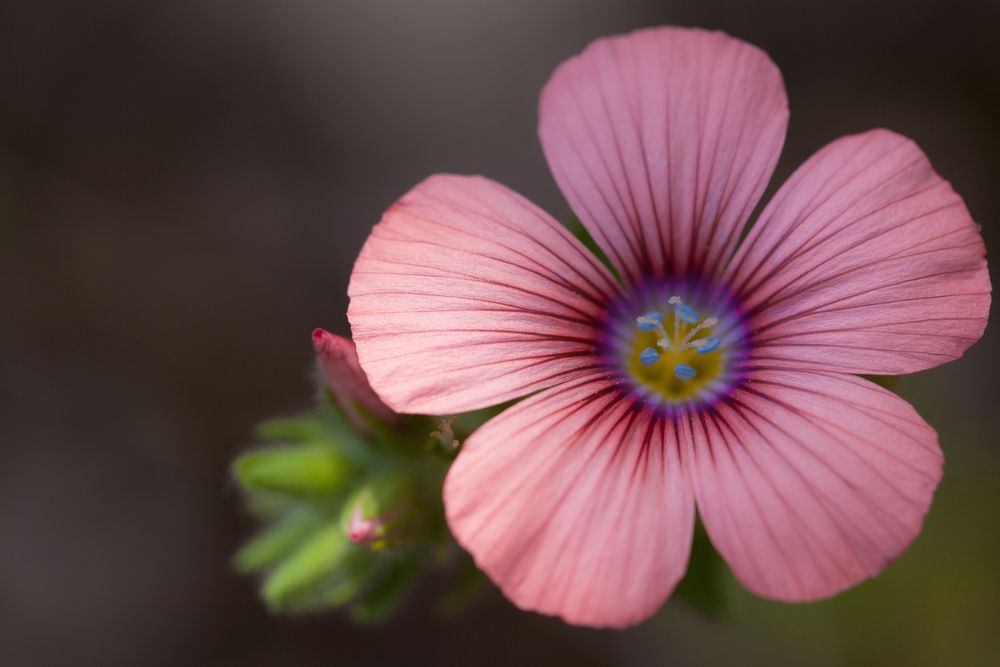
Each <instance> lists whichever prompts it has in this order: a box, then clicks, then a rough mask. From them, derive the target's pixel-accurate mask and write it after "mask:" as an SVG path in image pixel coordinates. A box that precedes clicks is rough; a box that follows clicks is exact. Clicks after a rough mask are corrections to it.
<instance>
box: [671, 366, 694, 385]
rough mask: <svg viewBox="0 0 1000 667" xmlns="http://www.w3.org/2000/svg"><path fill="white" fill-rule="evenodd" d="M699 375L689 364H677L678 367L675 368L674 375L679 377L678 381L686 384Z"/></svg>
mask: <svg viewBox="0 0 1000 667" xmlns="http://www.w3.org/2000/svg"><path fill="white" fill-rule="evenodd" d="M697 374H698V371H696V370H695V369H693V368H691V367H690V366H688V365H687V364H677V365H676V366H674V375H676V376H677V379H678V380H683V381H684V382H687V381H688V380H690V379H691V378H693V377H694V376H695V375H697Z"/></svg>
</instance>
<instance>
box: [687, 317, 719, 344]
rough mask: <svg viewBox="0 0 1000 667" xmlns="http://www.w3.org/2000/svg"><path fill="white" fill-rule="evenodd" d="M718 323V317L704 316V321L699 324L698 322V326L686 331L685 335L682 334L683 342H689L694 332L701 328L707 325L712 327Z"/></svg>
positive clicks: (705, 327)
mask: <svg viewBox="0 0 1000 667" xmlns="http://www.w3.org/2000/svg"><path fill="white" fill-rule="evenodd" d="M718 323H719V319H718V318H716V317H706V318H705V321H704V322H702V323H701V324H699V325H698V326H696V327H695V328H694V329H691V331H688V333H687V336H684V340H683V342H684V343H689V342H691V339H692V338H694V335H695V334H696V333H698V332H699V331H701V330H702V329H707V328H709V327H714V326H715V325H716V324H718Z"/></svg>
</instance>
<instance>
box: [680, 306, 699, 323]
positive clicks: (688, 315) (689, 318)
mask: <svg viewBox="0 0 1000 667" xmlns="http://www.w3.org/2000/svg"><path fill="white" fill-rule="evenodd" d="M679 311H680V316H681V319H682V320H684V321H685V322H687V323H688V324H694V323H695V322H697V321H698V320H699V319H700V318H699V316H698V311H697V310H695V309H694V308H692V307H691V306H689V305H687V304H686V303H682V304H681V307H680V309H679Z"/></svg>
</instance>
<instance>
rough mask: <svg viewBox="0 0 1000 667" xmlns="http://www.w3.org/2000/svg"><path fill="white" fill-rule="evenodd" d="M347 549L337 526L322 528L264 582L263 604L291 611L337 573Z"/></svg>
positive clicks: (345, 541)
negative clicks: (291, 608)
mask: <svg viewBox="0 0 1000 667" xmlns="http://www.w3.org/2000/svg"><path fill="white" fill-rule="evenodd" d="M350 549H351V543H350V542H349V541H348V540H347V539H346V538H345V537H344V533H343V531H342V530H341V527H340V524H339V522H336V521H334V522H330V523H327V524H325V525H324V526H322V527H321V528H320V529H319V530H317V531H316V532H315V533H313V534H312V535H311V536H310V537H309V538H308V539H307V540H305V541H304V542H303V543H301V544H300V545H299V546H298V548H296V549H295V551H293V552H292V553H291V555H289V556H288V557H287V558H285V559H284V560H282V561H281V562H280V563H279V564H278V566H277V567H276V568H275V569H274V570H273V571H272V572H271V574H270V575H269V576H268V577H267V579H265V581H264V586H263V589H262V594H263V596H264V600H265V601H266V602H267V604H268V606H270V607H271V608H272V609H287V608H290V607H294V606H295V605H296V603H297V602H300V601H301V600H302V599H303V598H305V597H306V596H308V595H309V594H310V593H311V592H312V591H313V590H314V589H315V587H317V586H319V585H320V584H322V583H323V582H325V581H326V580H327V579H329V578H330V577H331V576H332V575H333V574H334V573H335V572H336V570H337V568H338V567H339V566H340V564H341V562H342V561H343V559H344V558H345V556H346V555H347V554H348V553H349V550H350Z"/></svg>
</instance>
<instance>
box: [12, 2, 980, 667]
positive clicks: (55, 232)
mask: <svg viewBox="0 0 1000 667" xmlns="http://www.w3.org/2000/svg"><path fill="white" fill-rule="evenodd" d="M661 23H674V24H682V25H701V26H705V27H714V28H722V29H725V30H727V31H729V32H731V33H732V34H735V35H737V36H740V37H743V38H745V39H747V40H749V41H752V42H754V43H756V44H758V45H760V46H761V47H763V48H764V49H765V50H767V51H768V52H769V53H770V54H771V56H772V57H773V58H774V59H775V61H776V62H777V63H778V64H779V66H780V67H781V68H782V70H783V72H784V75H785V78H786V84H787V87H788V90H789V98H790V103H791V109H792V120H791V125H790V128H789V134H788V140H787V144H786V150H785V153H784V155H783V158H782V161H781V164H780V165H779V173H778V176H779V178H780V177H783V176H785V175H787V174H788V173H789V172H790V170H791V169H793V168H794V167H795V165H797V164H798V163H799V162H801V161H802V160H803V159H804V158H805V157H806V156H807V155H809V154H810V153H811V152H812V151H814V150H815V149H817V148H819V147H820V146H821V145H822V144H824V143H826V142H827V141H829V140H832V139H834V138H836V137H837V136H840V135H842V134H845V133H849V132H855V131H860V130H864V129H868V128H870V127H875V126H887V127H890V128H893V129H895V130H898V131H900V132H903V133H905V134H908V135H910V136H912V137H913V138H915V139H916V140H917V141H918V142H919V143H920V144H921V145H922V146H923V147H924V148H925V150H926V151H927V153H928V154H929V155H930V156H931V159H932V161H933V162H934V164H935V165H936V167H937V168H938V170H939V171H940V172H941V173H942V174H943V175H944V176H945V177H946V178H948V179H949V180H951V181H952V183H953V184H954V185H955V187H956V189H957V190H958V191H959V192H960V193H961V194H963V195H964V197H965V198H966V200H967V203H968V205H969V208H970V209H971V210H972V212H973V215H974V216H975V217H976V218H977V220H978V221H980V222H981V223H982V224H983V227H984V230H983V231H984V234H985V236H986V239H987V245H988V247H991V248H992V249H993V250H995V249H996V248H997V245H996V240H997V234H998V232H997V225H998V214H1000V199H998V194H997V190H998V184H1000V123H998V119H1000V9H998V6H997V3H996V2H965V3H960V2H929V1H920V0H909V1H893V2H876V1H874V0H865V1H857V0H845V1H843V2H836V3H826V4H821V3H815V2H804V1H799V0H783V1H782V0H767V1H765V0H757V1H755V2H738V1H736V0H733V1H729V2H698V1H689V2H681V1H677V2H642V1H618V2H603V3H598V2H571V1H569V0H556V1H552V0H545V1H541V0H507V1H505V2H492V3H486V2H470V1H466V0H435V1H429V2H408V1H403V0H401V1H399V2H376V1H370V0H369V1H367V2H365V1H360V0H359V1H358V2H340V1H338V0H282V1H280V2H268V1H267V0H244V1H243V2H223V1H222V0H205V1H203V2H188V3H184V2H167V1H166V0H164V1H156V2H153V1H150V2H134V1H133V2H129V1H124V0H123V1H118V0H91V1H90V2H73V1H72V0H64V1H58V0H43V1H35V2H29V1H22V2H17V1H13V0H5V1H4V2H2V3H0V307H2V309H0V368H2V374H0V442H2V457H0V663H2V664H4V665H59V664H65V665H178V664H199V665H201V664H211V665H299V664H301V665H327V664H331V665H332V664H349V665H360V664H385V663H388V662H390V661H394V662H401V661H406V662H407V663H410V664H413V663H417V664H423V663H426V664H497V665H508V664H574V665H605V664H635V665H658V664H673V665H686V664H712V665H715V664H724V663H726V662H727V661H730V660H733V661H737V660H738V661H739V662H740V663H741V664H747V663H751V664H753V663H761V664H768V665H782V664H788V665H795V664H805V663H808V664H817V665H827V664H829V665H836V664H883V665H884V664H895V663H897V662H898V663H899V664H963V665H970V664H984V665H985V664H995V663H993V660H994V659H996V654H995V651H996V650H997V639H996V636H995V630H996V627H997V625H998V623H1000V602H998V598H1000V574H998V572H997V568H996V563H997V562H1000V543H998V542H1000V538H998V537H997V526H998V519H1000V511H998V509H997V508H998V506H1000V505H998V503H1000V492H998V491H997V488H996V486H997V483H996V480H997V474H998V473H1000V453H998V451H997V443H998V437H997V435H996V433H997V426H998V417H997V407H996V406H997V396H998V390H1000V382H998V379H997V378H998V371H1000V363H998V354H997V337H996V335H995V332H994V331H989V332H988V333H987V337H986V339H985V340H984V341H982V342H981V343H980V344H979V345H978V346H977V347H976V348H975V349H974V350H973V351H972V352H971V353H970V354H969V355H968V356H967V357H966V358H965V359H964V360H962V361H960V362H958V363H955V364H952V365H950V366H948V367H946V368H943V369H940V370H936V371H932V372H928V373H925V374H922V375H920V376H918V377H917V378H915V379H913V380H910V381H908V382H907V384H906V385H904V389H903V393H904V395H906V396H907V397H908V398H910V399H911V400H913V402H914V403H915V404H916V405H917V407H918V409H920V411H921V412H922V413H923V414H924V415H925V416H926V417H927V418H928V419H929V420H930V421H931V422H932V423H933V424H935V426H937V427H938V429H939V430H940V432H941V437H942V443H943V446H944V449H945V451H946V454H947V456H948V461H949V464H948V466H947V468H946V476H945V482H944V484H943V485H942V487H941V491H940V492H939V494H938V499H937V501H936V503H935V506H934V508H933V510H932V512H931V515H930V517H929V519H928V523H927V528H926V530H925V533H924V535H923V536H922V537H921V538H920V540H918V542H917V544H916V545H915V546H914V547H913V548H912V549H911V551H910V552H908V553H907V555H906V556H905V557H904V558H903V559H902V560H901V561H900V562H899V563H898V564H897V565H894V566H893V567H892V568H890V570H889V571H888V572H887V573H886V574H885V575H883V577H880V578H879V579H877V580H875V581H874V582H870V583H867V584H865V585H863V586H861V587H859V588H858V589H856V590H854V591H851V592H849V593H847V594H845V595H843V596H840V597H839V598H837V599H836V600H834V601H831V602H828V603H823V604H820V605H810V606H806V607H787V606H782V605H775V604H771V603H766V602H763V601H759V600H756V599H754V598H752V597H751V596H749V595H748V594H746V593H744V592H742V591H741V589H739V587H738V586H737V585H735V584H734V583H732V582H730V588H731V591H730V593H731V596H732V611H731V612H730V614H728V615H727V616H725V617H724V618H721V619H715V620H712V619H706V618H702V617H699V616H697V615H695V614H692V613H690V612H689V611H688V610H686V609H685V608H683V607H681V606H679V605H677V604H676V603H671V604H668V606H667V608H666V610H665V612H664V613H663V614H662V615H661V616H660V617H658V618H657V619H654V620H653V621H650V622H649V623H647V624H645V625H643V626H642V627H640V628H638V629H635V630H632V631H630V632H628V633H623V634H619V633H610V632H591V631H587V630H581V629H574V628H569V627H566V626H564V625H562V624H561V623H560V622H558V621H554V620H551V619H544V618H540V617H537V616H534V615H529V614H522V613H520V612H517V611H516V610H515V609H513V608H512V607H511V606H510V605H508V604H507V603H506V602H505V601H503V600H502V599H501V598H500V597H499V596H497V595H491V596H488V597H487V599H486V600H484V601H483V602H481V603H480V604H479V605H477V606H476V607H474V608H473V609H472V610H470V611H469V612H468V613H466V614H465V615H463V616H462V617H460V618H456V619H451V620H441V619H439V618H438V617H436V616H434V615H433V614H431V613H430V612H429V611H428V604H427V599H428V598H430V597H431V596H432V594H433V592H434V589H435V587H434V583H433V582H431V583H429V584H428V585H427V586H425V588H424V590H423V591H422V594H421V596H419V598H418V599H417V600H415V601H414V602H413V603H412V604H411V605H409V606H408V607H407V608H406V610H405V611H404V613H403V614H402V615H401V616H400V617H398V618H397V619H396V620H394V621H393V622H392V623H390V624H389V625H387V626H383V627H380V628H374V629H371V628H358V627H355V626H352V625H350V624H349V623H347V622H346V621H345V620H344V619H343V618H341V617H340V616H338V615H335V614H334V615H329V616H326V617H322V618H314V619H287V618H285V619H282V618H273V617H271V616H269V615H268V614H267V613H265V612H264V611H263V610H262V608H261V606H260V605H259V604H258V602H257V600H256V598H255V595H254V591H253V587H252V585H251V583H250V582H249V581H246V580H242V579H240V578H238V577H237V576H235V575H234V574H233V573H232V572H231V571H230V570H229V568H228V564H227V559H228V557H229V555H230V554H231V552H232V551H233V549H234V548H235V546H236V545H237V544H238V543H239V541H240V540H241V539H242V538H243V537H245V536H246V535H247V534H248V531H249V530H250V528H251V524H250V522H249V521H248V520H247V519H246V518H245V517H244V516H243V514H242V513H241V511H240V509H239V503H238V498H237V496H236V495H235V493H234V491H233V489H232V488H231V486H230V484H229V483H228V482H227V478H226V466H227V463H228V461H229V460H230V459H231V458H232V457H233V456H234V455H235V453H236V452H237V451H239V449H240V448H241V447H242V446H243V445H245V444H246V443H247V441H248V438H249V432H250V429H251V428H252V426H253V424H254V423H255V422H256V421H257V420H259V419H261V418H263V417H265V416H270V415H273V414H276V413H283V412H289V411H293V410H295V409H296V408H297V407H298V406H301V405H303V404H305V403H306V402H307V401H308V400H309V399H310V395H311V388H310V385H309V383H308V373H307V370H308V365H309V363H310V345H309V332H310V330H311V328H312V327H314V326H324V327H327V328H330V329H333V330H336V331H341V332H345V333H346V319H345V317H344V311H345V307H346V297H345V290H346V283H347V277H348V275H349V272H350V268H351V264H352V261H353V258H354V256H355V254H356V252H357V251H358V249H359V248H360V246H361V243H362V242H363V240H364V238H365V235H366V234H367V230H368V229H369V228H370V226H371V225H372V224H373V223H375V222H376V221H377V220H378V218H379V215H380V213H381V212H382V210H384V209H385V208H386V207H387V206H388V205H389V204H390V203H391V202H392V201H393V200H394V198H396V197H397V196H399V195H400V194H402V193H403V192H404V191H405V190H406V189H407V188H409V187H410V186H411V185H413V184H414V183H416V182H417V181H419V180H420V179H422V178H423V177H424V176H426V175H428V174H430V173H432V172H436V171H455V172H478V173H483V174H487V175H489V176H492V177H494V178H496V179H498V180H500V181H501V182H504V183H506V184H507V185H509V186H511V187H513V188H515V189H516V190H519V191H521V192H523V193H525V194H526V195H528V196H529V197H531V198H533V199H534V200H536V201H538V202H539V203H541V204H542V205H543V206H544V207H545V208H547V209H548V210H549V211H551V212H553V213H554V214H556V215H561V214H563V213H564V212H565V210H566V209H565V204H564V203H563V201H562V199H561V197H560V196H559V194H558V191H557V190H556V188H555V186H554V184H553V182H552V179H551V178H550V176H549V175H548V173H547V169H546V166H545V164H544V161H543V159H542V156H541V152H540V150H539V147H538V145H537V142H536V139H535V120H536V118H535V111H536V99H537V94H538V92H539V90H540V88H541V86H542V84H543V83H544V81H545V79H546V77H547V76H548V74H549V73H550V72H551V70H552V69H553V68H554V67H555V66H556V65H557V64H558V63H559V62H560V61H561V60H562V59H563V58H565V57H567V56H569V55H570V54H573V53H575V52H577V51H579V50H580V49H581V48H583V46H584V45H585V44H586V43H587V42H588V41H589V40H591V39H593V38H595V37H598V36H601V35H606V34H614V33H618V32H622V31H625V30H628V29H631V28H635V27H640V26H645V25H655V24H661ZM995 254H996V253H994V255H995ZM995 261H996V260H995ZM994 329H995V327H994ZM980 661H981V662H980Z"/></svg>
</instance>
